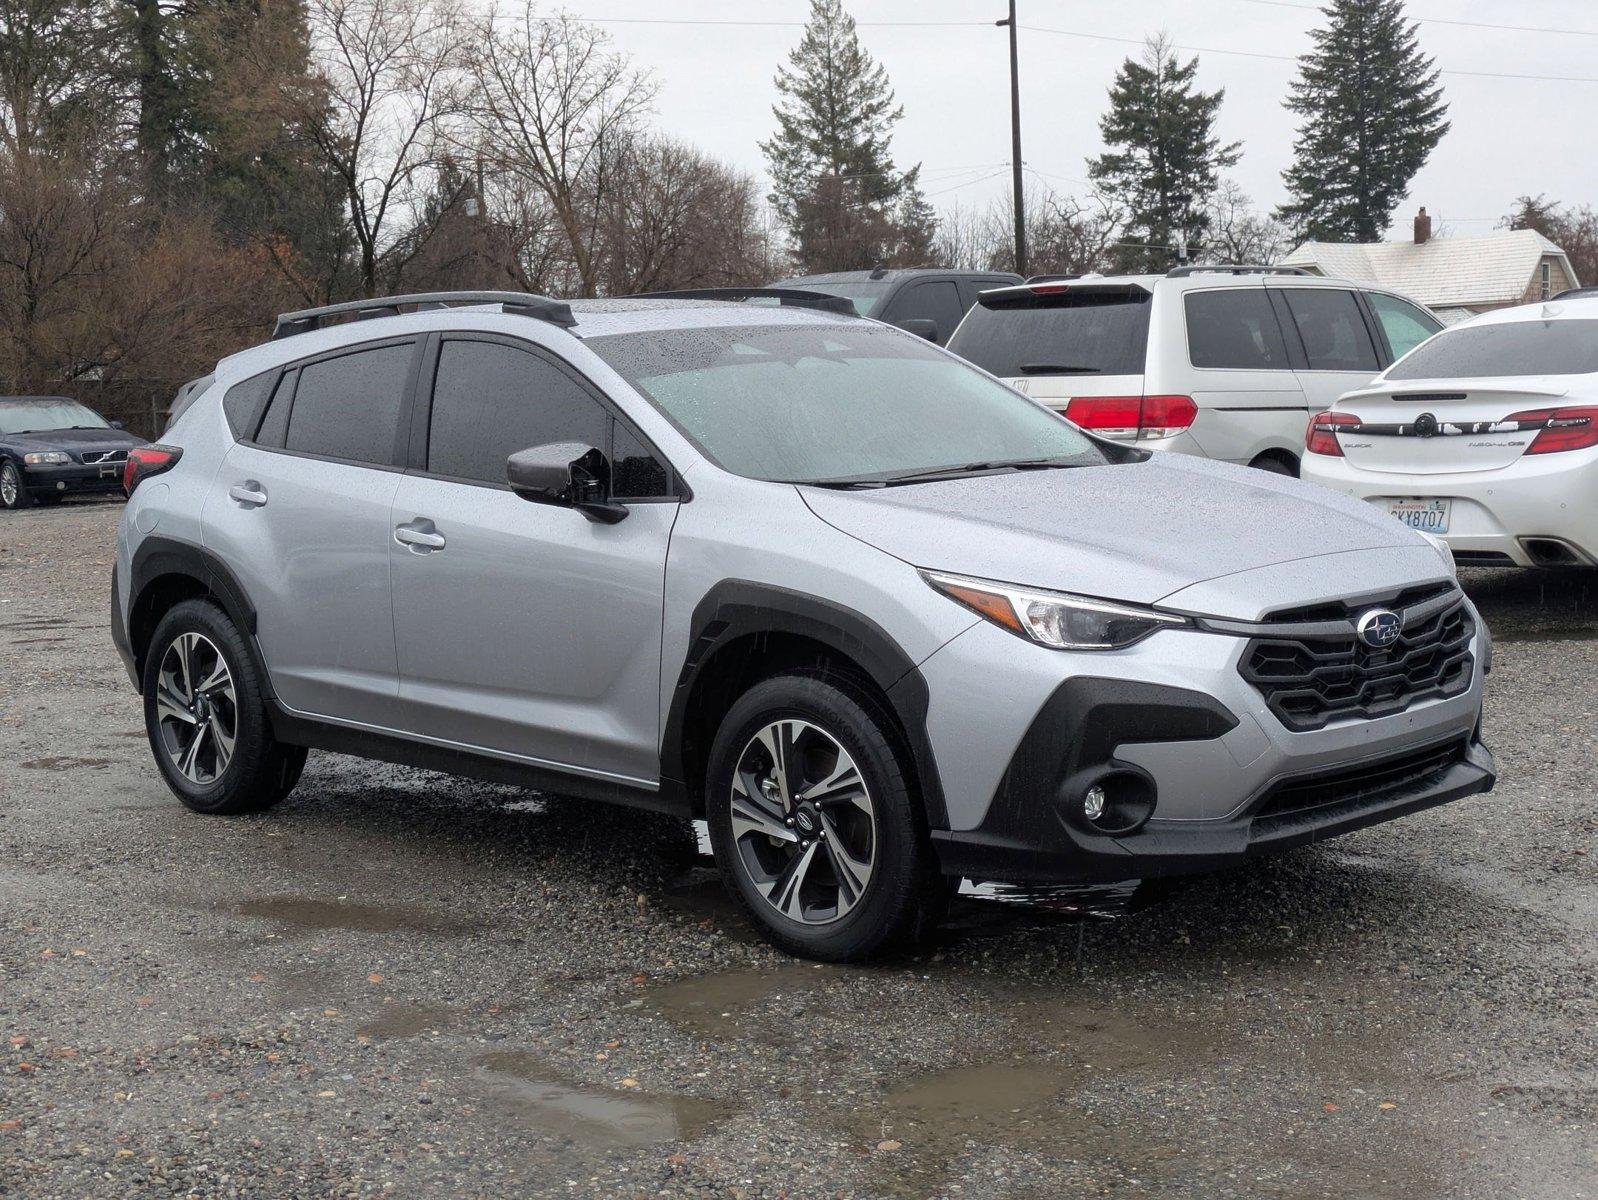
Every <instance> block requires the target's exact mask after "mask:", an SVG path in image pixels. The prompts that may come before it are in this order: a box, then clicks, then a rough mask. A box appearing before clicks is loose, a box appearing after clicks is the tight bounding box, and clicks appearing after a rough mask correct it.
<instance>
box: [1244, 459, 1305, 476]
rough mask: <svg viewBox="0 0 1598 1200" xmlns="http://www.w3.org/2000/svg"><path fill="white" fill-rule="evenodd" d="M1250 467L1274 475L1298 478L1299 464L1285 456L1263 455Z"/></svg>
mask: <svg viewBox="0 0 1598 1200" xmlns="http://www.w3.org/2000/svg"><path fill="white" fill-rule="evenodd" d="M1248 465H1249V466H1251V467H1253V468H1254V469H1255V470H1257V471H1269V472H1270V473H1271V474H1272V475H1286V476H1288V477H1289V478H1290V479H1297V478H1298V463H1297V462H1296V461H1294V460H1292V459H1290V458H1288V457H1287V456H1286V455H1284V454H1262V455H1260V456H1259V457H1258V458H1256V459H1255V460H1254V461H1253V462H1251V463H1249V464H1248Z"/></svg>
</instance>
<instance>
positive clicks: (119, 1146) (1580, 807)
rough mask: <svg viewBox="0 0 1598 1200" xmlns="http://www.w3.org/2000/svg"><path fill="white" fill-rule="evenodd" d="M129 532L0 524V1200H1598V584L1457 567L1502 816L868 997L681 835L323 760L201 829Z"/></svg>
mask: <svg viewBox="0 0 1598 1200" xmlns="http://www.w3.org/2000/svg"><path fill="white" fill-rule="evenodd" d="M119 512H120V510H119V509H118V508H117V507H116V506H115V505H112V504H99V503H91V504H80V505H67V506H64V507H62V508H59V509H55V510H34V511H30V512H27V513H23V514H0V1036H3V1038H4V1040H3V1041H0V1196H5V1197H18V1198H23V1197H25V1198H27V1200H36V1198H37V1200H48V1198H51V1197H100V1196H106V1197H125V1196H145V1195H179V1196H190V1195H192V1196H202V1197H213V1196H249V1197H321V1196H381V1195H394V1196H405V1197H451V1198H453V1197H507V1196H618V1197H633V1196H657V1195H658V1196H672V1197H676V1196H701V1195H702V1196H742V1197H751V1198H752V1197H776V1196H790V1197H796V1198H798V1197H804V1198H809V1197H822V1196H845V1197H877V1196H894V1197H929V1196H950V1197H988V1196H1004V1197H1024V1198H1039V1200H1041V1198H1043V1197H1051V1198H1052V1197H1060V1196H1089V1195H1114V1196H1117V1197H1153V1196H1159V1197H1166V1196H1178V1197H1206V1198H1207V1197H1225V1196H1247V1197H1255V1196H1266V1197H1281V1198H1288V1197H1293V1198H1298V1197H1349V1198H1356V1197H1357V1198H1361V1200H1363V1198H1366V1197H1377V1198H1380V1197H1402V1198H1403V1200H1420V1198H1424V1197H1433V1196H1438V1197H1442V1196H1448V1197H1453V1196H1462V1197H1492V1198H1498V1197H1553V1198H1567V1197H1568V1198H1575V1197H1584V1196H1585V1197H1598V871H1595V865H1594V860H1595V858H1598V844H1595V843H1598V837H1595V833H1598V742H1595V738H1594V730H1595V729H1598V572H1595V573H1593V577H1591V578H1589V577H1588V576H1586V575H1582V574H1579V573H1561V574H1546V575H1538V574H1533V573H1530V572H1518V571H1510V572H1498V573H1489V572H1470V573H1467V575H1466V579H1465V582H1466V586H1467V587H1468V588H1469V590H1470V591H1471V593H1472V594H1473V595H1474V596H1475V597H1476V599H1477V601H1478V603H1479V604H1480V605H1481V606H1482V608H1483V611H1484V614H1485V615H1486V617H1487V620H1488V622H1489V624H1490V625H1491V627H1492V628H1493V630H1494V632H1495V634H1496V635H1497V639H1498V651H1497V656H1496V660H1495V669H1494V673H1493V677H1492V681H1491V685H1490V696H1489V711H1488V720H1487V734H1488V739H1489V741H1490V742H1491V743H1492V744H1493V746H1494V748H1495V750H1496V752H1497V754H1498V757H1499V764H1500V768H1501V770H1502V773H1503V779H1502V782H1501V784H1500V787H1499V789H1498V790H1497V791H1496V792H1494V793H1493V794H1492V795H1490V796H1486V797H1476V798H1472V799H1469V800H1465V801H1461V802H1459V803H1457V804H1454V805H1450V806H1447V807H1446V808H1444V809H1441V810H1437V811H1434V812H1432V813H1428V814H1423V815H1419V816H1416V817H1413V818H1410V819H1407V820H1404V821H1401V822H1397V823H1394V824H1390V825H1386V826H1381V827H1377V828H1375V829H1371V830H1367V831H1364V832H1362V833H1360V834H1357V835H1354V836H1352V837H1349V838H1345V839H1341V840H1338V841H1335V842H1332V843H1328V844H1326V845H1323V846H1319V847H1315V848H1311V849H1306V850H1302V851H1297V852H1294V853H1291V854H1288V855H1286V856H1283V857H1281V858H1278V859H1274V860H1269V861H1263V862H1260V863H1257V864H1254V865H1251V866H1249V867H1247V868H1245V869H1241V870H1238V871H1234V872H1229V873H1226V874H1223V875H1219V876H1215V877H1210V878H1204V879H1198V880H1193V881H1190V882H1186V883H1183V884H1181V885H1179V886H1173V887H1160V888H1149V887H1142V888H1132V887H1125V888H1121V889H1092V890H1087V891H1084V890H1081V889H1056V890H1053V891H1051V892H1049V893H1046V894H1017V893H1015V892H1014V891H1008V890H1003V889H976V891H978V892H979V893H980V894H977V895H968V896H966V897H963V898H962V899H961V900H960V901H959V902H958V904H957V907H956V912H955V913H954V915H953V917H952V919H951V921H950V922H949V925H948V927H947V928H946V929H945V930H944V932H943V934H942V936H941V937H940V939H939V941H938V943H937V944H936V945H934V946H932V947H930V948H929V949H928V950H927V952H926V953H924V954H921V955H918V956H916V957H913V958H906V959H901V960H897V961H892V962H888V963H883V964H879V965H874V966H870V967H864V968H838V967H822V966H816V965H813V964H808V963H800V962H796V961H794V960H791V959H787V958H784V957H783V956H781V955H779V954H777V953H775V952H773V951H771V950H770V949H768V948H767V947H765V946H764V945H763V944H762V943H761V942H760V941H759V940H758V939H756V938H755V937H753V936H752V934H751V933H750V931H749V930H748V929H747V928H745V927H744V925H743V924H742V922H741V920H740V919H739V917H738V916H737V914H736V913H735V912H734V911H733V909H732V908H731V906H730V905H729V904H728V903H727V902H726V900H725V898H724V896H723V895H722V893H721V892H720V890H719V884H717V882H716V880H715V876H714V873H713V871H712V870H711V869H710V868H709V866H708V864H707V860H705V859H704V858H703V857H702V856H701V855H700V853H699V852H698V845H697V842H696V838H695V835H694V831H693V830H692V829H691V828H689V827H686V826H683V825H681V824H680V823H675V822H670V821H664V820H660V819H656V818H652V817H646V816H641V815H639V814H636V813H632V812H627V811H622V810H614V811H612V810H608V809H598V808H594V807H592V806H589V805H585V804H582V803H580V802H575V801H569V800H560V799H548V798H544V797H540V796H537V795H535V794H533V793H530V792H525V791H520V790H517V789H514V788H505V787H495V786H490V785H484V784H478V783H471V782H463V781H459V780H454V779H450V778H448V777H445V776H441V775H436V774H431V773H427V772H421V771H410V770H405V769H402V768H398V767H391V766H385V765H379V764H370V763H362V762H357V761H354V760H349V759H339V758H335V757H332V756H326V755H320V754H318V755H313V756H312V759H311V762H310V765H309V767H308V768H307V771H306V775H305V778H304V780H303V781H302V783H301V784H300V787H299V789H298V790H297V791H296V792H295V794H294V795H293V796H292V797H291V798H290V799H289V801H287V802H286V803H285V804H283V805H282V806H280V807H279V808H278V809H276V810H274V811H273V812H271V813H268V814H265V815H262V816H258V817H248V818H233V819H219V818H205V817H199V816H195V815H193V814H190V813H188V812H187V811H186V810H184V809H183V808H181V806H179V805H178V804H177V803H176V801H175V800H173V799H172V798H171V797H170V796H169V795H168V794H167V792H166V791H165V789H164V787H163V785H162V784H161V782H160V779H159V777H158V775H157V773H156V771H155V770H154V768H153V766H152V765H151V764H150V762H149V758H148V750H147V748H146V746H145V745H144V743H143V740H142V734H141V731H140V726H141V720H140V713H139V704H138V700H137V697H135V696H134V694H133V693H132V691H131V690H130V689H129V688H128V687H127V684H126V679H125V677H124V676H123V674H122V670H121V667H120V664H119V663H118V661H117V659H116V656H115V653H114V651H113V650H112V649H111V646H110V643H109V640H108V635H107V632H106V628H105V608H106V595H105V587H106V580H107V578H108V575H109V569H110V554H111V539H112V530H113V528H114V524H115V521H116V519H117V517H118V515H119ZM970 890H971V889H968V891H970Z"/></svg>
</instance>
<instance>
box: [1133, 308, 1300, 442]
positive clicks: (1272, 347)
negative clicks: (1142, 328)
mask: <svg viewBox="0 0 1598 1200" xmlns="http://www.w3.org/2000/svg"><path fill="white" fill-rule="evenodd" d="M1166 312H1167V313H1168V312H1169V309H1167V310H1166ZM1182 322H1183V326H1184V330H1185V338H1184V341H1185V345H1186V356H1187V362H1186V363H1177V364H1168V363H1166V362H1163V361H1161V362H1160V363H1159V364H1158V368H1156V364H1155V362H1154V361H1152V358H1151V362H1150V365H1149V368H1148V371H1149V375H1150V376H1151V378H1150V379H1149V380H1148V383H1147V387H1148V390H1149V391H1157V392H1173V393H1181V392H1183V391H1186V392H1187V393H1188V394H1189V395H1191V396H1192V398H1193V403H1194V404H1195V405H1197V406H1198V410H1199V411H1198V416H1197V418H1196V419H1195V420H1194V422H1193V429H1192V434H1193V439H1194V440H1195V441H1196V442H1198V444H1199V445H1200V446H1201V447H1202V448H1203V450H1204V453H1205V454H1206V455H1208V456H1209V457H1210V458H1218V459H1223V460H1225V461H1227V462H1235V463H1251V462H1253V461H1254V460H1255V459H1256V458H1258V457H1259V456H1260V455H1261V454H1265V453H1267V452H1276V453H1278V454H1280V453H1284V452H1285V453H1288V454H1291V455H1293V457H1294V459H1295V461H1296V460H1297V458H1298V456H1299V455H1300V454H1301V453H1302V452H1303V448H1304V425H1305V421H1306V417H1307V414H1306V402H1305V399H1304V392H1303V389H1302V388H1301V387H1300V386H1299V380H1298V375H1297V374H1296V373H1295V372H1294V370H1293V360H1292V356H1291V351H1290V346H1289V342H1288V340H1287V338H1285V337H1284V335H1283V331H1282V327H1281V320H1280V318H1279V316H1278V314H1277V311H1276V308H1275V306H1273V305H1272V303H1271V298H1270V296H1269V294H1268V293H1267V291H1266V289H1265V288H1264V287H1263V286H1262V285H1259V284H1253V283H1251V284H1249V285H1246V286H1242V287H1238V286H1233V287H1223V288H1211V289H1202V290H1192V291H1188V292H1185V293H1184V294H1183V296H1182ZM1173 342H1174V339H1154V338H1151V339H1150V344H1151V351H1150V353H1151V356H1152V355H1153V354H1154V349H1153V347H1154V346H1155V345H1158V346H1159V347H1160V350H1161V353H1162V354H1163V353H1165V352H1166V349H1165V348H1166V347H1167V346H1169V345H1171V344H1172V343H1173ZM1178 381H1180V386H1179V385H1178Z"/></svg>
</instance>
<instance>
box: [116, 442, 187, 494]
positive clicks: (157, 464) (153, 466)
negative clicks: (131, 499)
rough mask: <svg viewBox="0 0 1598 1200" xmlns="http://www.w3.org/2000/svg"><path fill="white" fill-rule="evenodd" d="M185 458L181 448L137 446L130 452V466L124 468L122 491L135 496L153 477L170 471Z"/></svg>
mask: <svg viewBox="0 0 1598 1200" xmlns="http://www.w3.org/2000/svg"><path fill="white" fill-rule="evenodd" d="M182 457H183V450H182V448H181V447H179V446H160V445H153V446H135V447H133V449H131V450H129V451H128V464H127V466H125V467H123V468H122V490H123V491H124V492H126V493H127V494H128V495H130V496H131V495H133V489H134V488H136V487H138V486H139V484H141V483H143V482H144V481H145V480H146V479H148V478H150V476H152V475H159V474H161V472H163V471H170V470H171V469H172V468H173V467H175V466H177V465H178V459H180V458H182Z"/></svg>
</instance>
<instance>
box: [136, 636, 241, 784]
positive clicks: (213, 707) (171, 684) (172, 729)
mask: <svg viewBox="0 0 1598 1200" xmlns="http://www.w3.org/2000/svg"><path fill="white" fill-rule="evenodd" d="M155 689H156V690H155V715H156V728H157V731H158V733H159V735H160V740H161V748H162V749H163V750H164V751H165V752H166V755H167V758H168V759H169V760H170V761H171V763H172V765H173V766H174V767H176V768H177V770H178V773H179V774H181V775H182V776H183V778H185V779H187V780H188V781H189V782H190V783H194V784H199V785H202V786H203V785H206V784H211V783H215V782H216V780H217V779H218V778H220V777H221V775H222V773H223V772H224V771H226V770H227V765H228V763H229V762H231V761H232V759H233V745H234V742H235V740H236V739H237V737H238V719H239V709H238V693H237V691H236V690H235V688H234V683H233V672H232V671H231V670H230V669H229V668H228V665H227V659H225V658H224V657H222V652H221V651H220V650H218V649H217V647H216V643H215V642H213V641H211V639H210V638H208V637H206V636H205V635H204V634H201V633H180V634H179V635H178V636H177V638H176V639H175V640H174V641H173V642H172V644H171V645H170V646H168V647H167V650H166V653H165V654H164V655H163V656H162V658H161V669H160V670H159V671H158V672H157V674H156V682H155Z"/></svg>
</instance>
